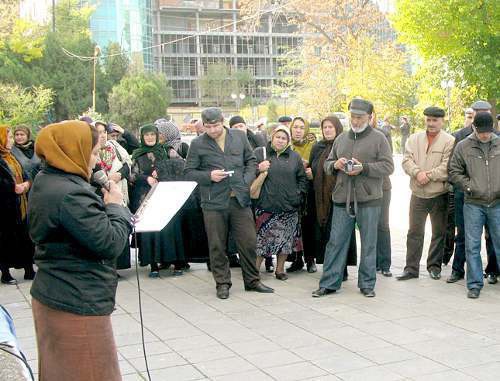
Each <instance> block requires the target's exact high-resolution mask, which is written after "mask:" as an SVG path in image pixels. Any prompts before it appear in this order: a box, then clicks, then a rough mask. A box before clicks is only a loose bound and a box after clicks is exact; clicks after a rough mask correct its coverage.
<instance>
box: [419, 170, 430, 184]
mask: <svg viewBox="0 0 500 381" xmlns="http://www.w3.org/2000/svg"><path fill="white" fill-rule="evenodd" d="M429 181H431V180H430V179H429V176H427V172H424V171H420V172H419V173H417V182H418V183H419V184H420V185H422V186H423V185H426V184H428V183H429Z"/></svg>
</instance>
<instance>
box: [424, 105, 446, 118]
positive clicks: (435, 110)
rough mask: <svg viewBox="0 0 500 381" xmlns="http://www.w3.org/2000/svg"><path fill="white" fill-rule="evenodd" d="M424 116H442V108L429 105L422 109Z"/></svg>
mask: <svg viewBox="0 0 500 381" xmlns="http://www.w3.org/2000/svg"><path fill="white" fill-rule="evenodd" d="M424 115H425V116H433V117H435V118H444V110H443V109H442V108H441V107H436V106H431V107H427V108H426V109H425V110H424Z"/></svg>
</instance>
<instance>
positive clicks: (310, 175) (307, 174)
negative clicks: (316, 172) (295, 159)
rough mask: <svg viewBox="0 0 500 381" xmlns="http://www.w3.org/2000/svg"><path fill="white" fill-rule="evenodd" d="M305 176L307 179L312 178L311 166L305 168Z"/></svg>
mask: <svg viewBox="0 0 500 381" xmlns="http://www.w3.org/2000/svg"><path fill="white" fill-rule="evenodd" d="M306 177H307V179H308V180H312V179H313V172H312V169H311V167H309V168H306Z"/></svg>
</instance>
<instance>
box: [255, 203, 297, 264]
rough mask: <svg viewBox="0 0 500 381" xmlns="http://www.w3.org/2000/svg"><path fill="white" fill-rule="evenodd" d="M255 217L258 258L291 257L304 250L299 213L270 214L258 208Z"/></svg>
mask: <svg viewBox="0 0 500 381" xmlns="http://www.w3.org/2000/svg"><path fill="white" fill-rule="evenodd" d="M255 217H256V228H257V250H256V253H257V255H258V256H261V257H271V256H273V255H278V254H284V255H289V254H292V253H296V252H300V251H302V250H303V246H302V233H301V229H300V224H299V212H298V211H294V212H283V213H270V212H265V211H263V210H261V209H258V208H257V209H256V210H255Z"/></svg>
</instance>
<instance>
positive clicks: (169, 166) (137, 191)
mask: <svg viewBox="0 0 500 381" xmlns="http://www.w3.org/2000/svg"><path fill="white" fill-rule="evenodd" d="M183 168H184V160H183V159H180V158H176V159H166V160H158V158H156V157H154V154H153V153H150V154H144V155H142V156H139V157H138V158H137V159H136V160H135V162H134V164H133V165H132V177H131V181H132V195H131V198H130V205H131V210H132V211H134V212H135V211H136V210H137V209H138V208H139V206H140V205H141V202H142V201H143V200H144V199H145V197H146V195H147V193H148V192H149V191H150V189H151V186H150V185H149V184H148V182H147V178H148V177H149V176H151V174H152V173H153V171H154V170H156V171H157V173H158V180H159V181H173V180H182V171H183ZM137 243H138V246H139V247H138V249H139V262H140V265H141V266H147V265H151V264H153V263H163V264H175V263H183V262H185V253H184V242H183V236H182V212H181V211H180V212H178V213H177V214H176V215H175V216H174V218H172V220H171V221H170V222H169V223H168V225H167V226H165V228H163V230H162V231H161V232H158V233H140V234H139V235H138V242H137Z"/></svg>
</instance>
